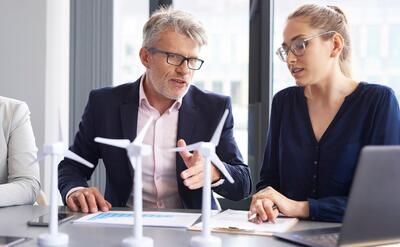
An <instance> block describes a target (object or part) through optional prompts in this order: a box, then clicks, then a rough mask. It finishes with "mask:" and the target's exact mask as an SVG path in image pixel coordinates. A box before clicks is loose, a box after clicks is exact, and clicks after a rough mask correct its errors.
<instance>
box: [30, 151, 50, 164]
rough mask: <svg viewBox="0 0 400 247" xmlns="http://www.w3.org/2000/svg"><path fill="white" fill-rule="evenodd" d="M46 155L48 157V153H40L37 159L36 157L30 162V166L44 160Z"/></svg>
mask: <svg viewBox="0 0 400 247" xmlns="http://www.w3.org/2000/svg"><path fill="white" fill-rule="evenodd" d="M45 157H46V155H44V154H40V155H38V157H37V159H35V160H34V161H32V162H31V163H29V164H28V166H31V165H33V164H35V163H36V162H39V161H42V160H43V159H44V158H45Z"/></svg>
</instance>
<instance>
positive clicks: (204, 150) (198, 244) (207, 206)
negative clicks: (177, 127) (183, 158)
mask: <svg viewBox="0 0 400 247" xmlns="http://www.w3.org/2000/svg"><path fill="white" fill-rule="evenodd" d="M228 113H229V110H228V109H226V110H225V112H224V115H222V118H221V120H220V121H219V124H218V126H217V129H216V130H215V132H214V134H213V136H212V138H211V140H210V142H198V143H194V144H191V145H188V146H185V147H178V148H173V149H171V151H174V152H181V151H193V150H197V151H198V152H199V153H200V154H201V155H202V156H203V157H204V159H205V167H204V185H203V199H202V200H203V202H202V213H201V214H202V217H201V219H202V223H203V229H202V235H201V236H194V237H192V239H191V240H190V246H192V247H219V246H221V239H219V238H217V237H215V236H211V231H210V224H209V220H210V214H211V161H212V162H213V164H214V165H215V166H216V167H217V168H218V169H219V170H220V171H221V172H222V174H223V175H224V176H225V178H226V179H227V180H228V181H229V182H230V183H234V181H233V178H232V176H231V175H230V174H229V172H228V171H227V170H226V168H225V166H224V164H223V163H222V162H221V160H220V159H219V157H218V156H217V154H216V153H215V148H216V147H217V146H218V143H219V139H220V137H221V133H222V128H223V126H224V123H225V120H226V118H227V116H228Z"/></svg>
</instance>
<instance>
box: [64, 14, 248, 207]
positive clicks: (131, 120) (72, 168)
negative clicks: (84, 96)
mask: <svg viewBox="0 0 400 247" xmlns="http://www.w3.org/2000/svg"><path fill="white" fill-rule="evenodd" d="M206 43H207V37H206V33H205V30H204V28H203V26H202V24H201V23H200V22H198V21H197V20H196V19H195V18H194V17H193V16H192V15H191V14H189V13H187V12H184V11H179V10H173V9H171V8H162V9H160V10H158V11H157V12H155V13H154V14H153V15H152V16H151V17H150V19H149V20H148V21H147V23H146V24H145V26H144V28H143V47H142V48H141V50H140V60H141V62H142V64H143V65H144V66H145V67H146V71H145V73H144V74H143V75H142V76H141V78H139V79H138V80H137V81H136V82H134V83H128V84H124V85H121V86H118V87H114V88H103V89H98V90H94V91H92V92H91V93H90V96H89V101H88V104H87V106H86V109H85V112H84V114H83V117H82V121H81V123H80V126H79V132H78V133H77V134H76V137H75V141H74V144H73V146H71V150H73V151H74V152H75V153H77V154H78V155H80V156H81V157H83V158H85V159H87V160H88V161H90V162H92V163H93V164H97V162H98V159H100V158H102V159H103V161H104V164H105V167H106V172H107V183H106V190H105V198H104V197H103V196H102V194H101V193H100V192H99V191H98V189H97V188H94V187H88V185H87V183H86V181H87V180H88V179H89V178H90V176H91V175H92V173H93V169H90V168H86V167H83V166H81V165H79V164H76V163H75V162H73V161H71V160H69V159H65V160H63V161H62V162H61V163H60V166H59V189H60V192H61V195H62V198H63V200H64V202H65V203H66V204H67V205H68V207H69V208H70V209H71V210H73V211H82V212H96V211H97V210H102V211H107V210H109V209H110V208H111V205H112V206H126V205H130V204H131V203H132V197H131V196H130V195H131V193H132V178H133V173H134V171H133V169H132V168H131V165H130V163H129V161H128V159H127V156H126V152H125V150H122V149H117V148H113V147H110V146H106V145H100V144H97V143H95V142H94V138H95V137H96V136H101V137H106V138H114V139H130V140H131V141H132V140H133V139H134V138H135V137H136V133H137V132H138V131H140V130H141V129H142V128H143V126H144V124H145V123H146V121H147V120H148V119H149V118H150V117H153V118H154V119H155V121H154V122H153V124H152V126H151V127H150V128H149V131H148V132H147V134H146V137H145V139H144V143H145V144H148V145H150V146H152V148H153V154H152V155H151V156H147V157H144V158H143V206H144V207H147V208H201V193H202V191H201V187H202V186H203V169H204V160H203V158H202V157H201V156H200V155H199V154H198V153H197V152H194V153H189V152H181V153H180V154H178V155H177V154H175V153H172V152H166V151H163V150H164V149H165V148H171V147H175V146H176V145H178V146H184V145H186V142H188V143H194V142H198V141H203V140H209V139H210V138H211V136H212V134H213V131H214V129H215V128H216V126H217V124H218V121H219V119H220V118H221V116H222V114H223V112H224V110H225V109H227V108H228V109H230V113H229V116H228V118H227V120H226V122H225V125H224V128H223V132H222V135H221V140H220V143H219V145H218V147H217V149H216V152H217V155H218V156H219V157H220V158H221V161H222V162H223V163H224V165H225V167H226V169H227V170H228V172H229V173H230V174H231V175H232V177H233V178H234V180H235V183H234V184H230V183H229V182H225V181H224V177H223V175H222V174H221V173H220V172H219V171H218V170H217V169H216V168H215V167H214V166H212V172H211V174H212V183H213V184H212V186H213V190H214V191H215V192H216V193H219V194H221V195H222V196H224V197H226V198H228V199H232V200H240V199H243V198H245V197H246V196H248V195H249V193H250V191H251V181H250V173H249V169H248V167H247V165H245V164H244V162H243V160H242V157H241V154H240V151H239V149H238V147H237V145H236V142H235V140H234V138H233V117H232V114H231V101H230V99H229V97H226V96H222V95H217V94H213V93H207V92H203V91H201V90H200V89H198V88H197V87H195V86H191V85H190V83H191V81H192V78H193V75H194V72H195V71H196V70H198V69H200V68H201V66H202V64H203V60H201V59H200V58H199V53H200V49H201V47H202V46H203V45H205V44H206ZM177 140H179V141H177ZM185 141H186V142H185ZM212 207H213V208H216V207H217V204H216V201H215V199H214V198H212Z"/></svg>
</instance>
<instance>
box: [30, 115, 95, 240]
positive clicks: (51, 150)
mask: <svg viewBox="0 0 400 247" xmlns="http://www.w3.org/2000/svg"><path fill="white" fill-rule="evenodd" d="M58 127H59V129H58V131H59V132H58V134H59V138H58V139H59V141H58V142H55V143H50V144H45V145H43V150H42V154H41V155H40V157H38V158H37V159H36V160H35V161H34V162H32V163H31V164H34V163H36V162H38V161H40V160H43V159H44V158H45V157H46V156H48V155H50V156H51V194H50V224H49V232H48V233H42V234H40V235H39V237H38V239H37V243H38V244H39V245H40V246H65V245H67V244H68V235H67V234H65V233H61V232H58V205H57V192H58V188H57V187H58V176H57V174H58V172H57V169H58V160H59V158H61V157H63V156H64V157H65V158H68V159H71V160H74V161H76V162H79V163H81V164H83V165H85V166H87V167H89V168H93V167H94V166H93V164H91V163H89V162H88V161H86V160H85V159H83V158H81V157H80V156H78V155H77V154H75V153H73V152H72V151H70V150H68V144H66V143H64V142H63V137H62V128H61V120H60V119H59V123H58Z"/></svg>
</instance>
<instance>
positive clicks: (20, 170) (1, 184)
mask: <svg viewBox="0 0 400 247" xmlns="http://www.w3.org/2000/svg"><path fill="white" fill-rule="evenodd" d="M0 130H1V132H0V207H4V206H12V205H21V204H33V203H34V202H35V200H36V196H37V194H38V193H39V190H40V183H39V167H38V164H37V163H36V164H33V165H29V164H31V163H32V162H33V161H34V160H35V159H36V154H37V147H36V144H35V137H34V135H33V131H32V126H31V122H30V112H29V109H28V106H27V105H26V104H25V103H23V102H21V101H17V100H14V99H10V98H5V97H1V96H0Z"/></svg>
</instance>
